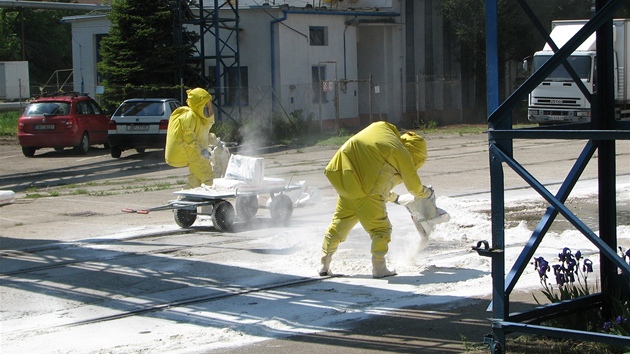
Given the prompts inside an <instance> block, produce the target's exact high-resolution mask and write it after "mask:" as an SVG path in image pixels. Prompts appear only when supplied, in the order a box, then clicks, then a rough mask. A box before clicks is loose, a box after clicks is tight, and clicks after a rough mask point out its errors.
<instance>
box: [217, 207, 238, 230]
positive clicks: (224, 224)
mask: <svg viewBox="0 0 630 354" xmlns="http://www.w3.org/2000/svg"><path fill="white" fill-rule="evenodd" d="M212 224H213V225H214V228H215V229H217V230H218V231H230V230H231V229H232V225H233V224H234V207H233V206H232V204H230V202H228V201H227V200H222V201H220V202H218V203H217V204H215V205H214V208H213V209H212Z"/></svg>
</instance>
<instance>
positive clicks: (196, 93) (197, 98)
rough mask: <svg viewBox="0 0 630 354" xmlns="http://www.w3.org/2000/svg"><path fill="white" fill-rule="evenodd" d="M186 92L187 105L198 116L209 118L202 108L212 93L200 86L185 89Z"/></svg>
mask: <svg viewBox="0 0 630 354" xmlns="http://www.w3.org/2000/svg"><path fill="white" fill-rule="evenodd" d="M186 94H187V95H188V98H187V99H186V104H187V105H188V107H190V109H192V110H193V112H195V113H196V114H197V115H198V116H200V117H203V118H206V119H209V118H210V117H206V115H205V114H204V111H203V109H204V108H205V107H206V104H207V103H208V102H210V101H211V100H212V95H210V93H208V91H206V90H204V89H202V88H200V87H197V88H194V89H192V90H187V91H186Z"/></svg>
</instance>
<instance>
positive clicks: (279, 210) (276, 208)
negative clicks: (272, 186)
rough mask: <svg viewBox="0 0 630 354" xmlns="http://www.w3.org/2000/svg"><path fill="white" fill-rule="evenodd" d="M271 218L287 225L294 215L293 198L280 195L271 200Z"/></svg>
mask: <svg viewBox="0 0 630 354" xmlns="http://www.w3.org/2000/svg"><path fill="white" fill-rule="evenodd" d="M269 212H270V213H271V218H272V219H273V221H275V222H277V223H283V224H285V223H287V222H288V221H289V219H290V218H291V215H293V202H292V201H291V198H289V196H287V195H285V194H280V195H277V196H275V197H273V199H271V205H270V206H269Z"/></svg>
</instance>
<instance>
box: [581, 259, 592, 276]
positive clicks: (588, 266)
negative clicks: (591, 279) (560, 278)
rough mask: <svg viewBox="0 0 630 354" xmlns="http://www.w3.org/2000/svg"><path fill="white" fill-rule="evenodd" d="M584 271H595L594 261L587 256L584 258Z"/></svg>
mask: <svg viewBox="0 0 630 354" xmlns="http://www.w3.org/2000/svg"><path fill="white" fill-rule="evenodd" d="M582 271H583V272H586V273H592V272H593V262H592V261H591V260H590V259H588V258H586V259H585V260H584V264H583V265H582Z"/></svg>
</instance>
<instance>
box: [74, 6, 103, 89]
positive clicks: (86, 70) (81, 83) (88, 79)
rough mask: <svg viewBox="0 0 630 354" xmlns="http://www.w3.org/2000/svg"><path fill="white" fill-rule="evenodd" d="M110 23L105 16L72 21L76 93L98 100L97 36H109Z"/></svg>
mask: <svg viewBox="0 0 630 354" xmlns="http://www.w3.org/2000/svg"><path fill="white" fill-rule="evenodd" d="M109 27H110V23H109V20H107V18H106V17H105V16H104V15H101V16H94V17H87V16H86V17H85V18H77V19H76V20H74V21H72V68H73V69H74V74H73V82H74V89H75V90H76V91H80V92H84V93H87V94H89V95H90V96H91V97H94V98H98V94H97V93H96V92H97V85H98V83H97V81H96V61H97V47H96V37H97V36H96V35H97V34H107V33H108V32H109Z"/></svg>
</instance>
